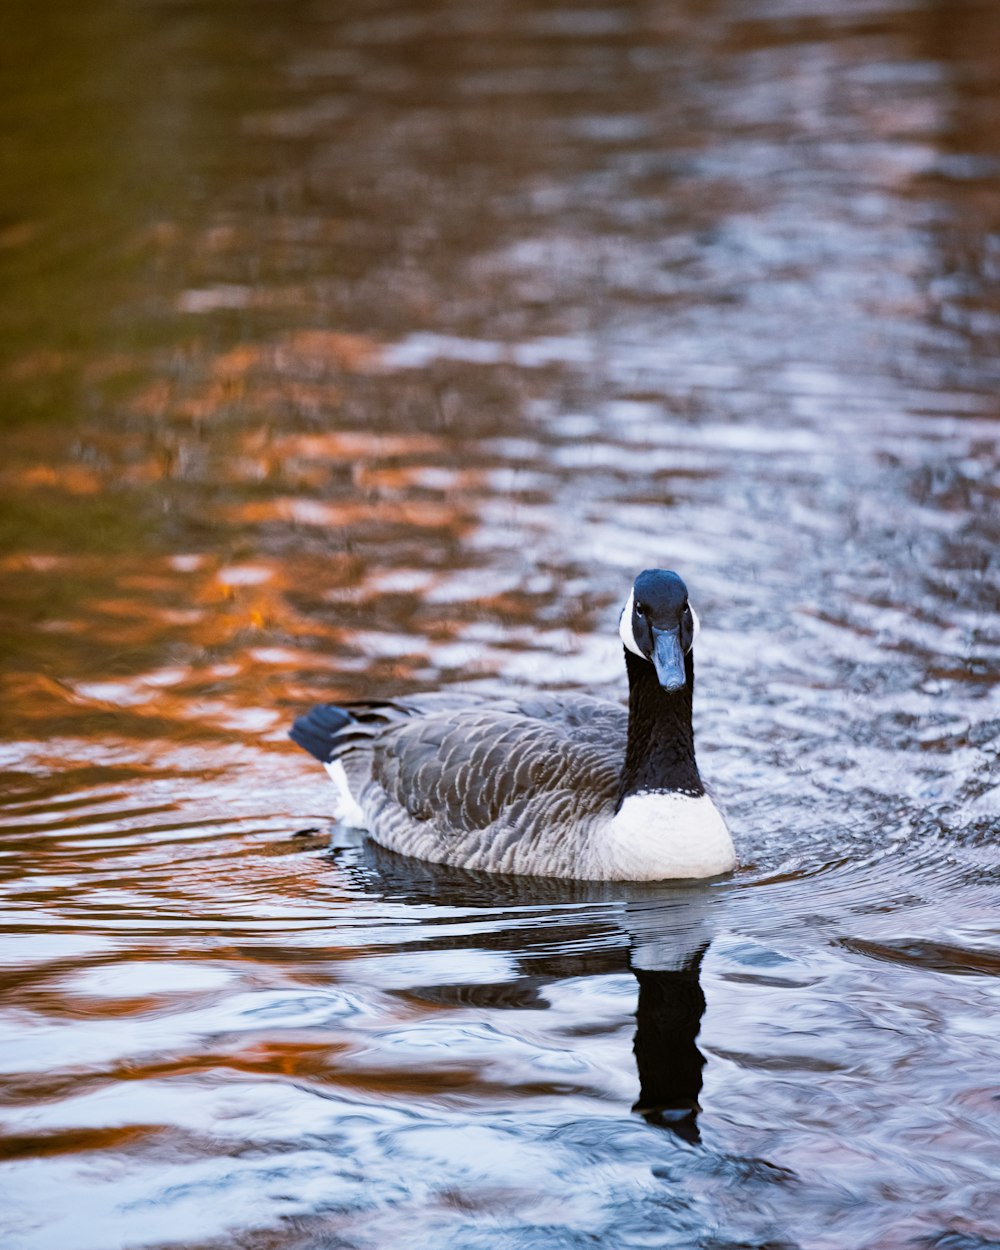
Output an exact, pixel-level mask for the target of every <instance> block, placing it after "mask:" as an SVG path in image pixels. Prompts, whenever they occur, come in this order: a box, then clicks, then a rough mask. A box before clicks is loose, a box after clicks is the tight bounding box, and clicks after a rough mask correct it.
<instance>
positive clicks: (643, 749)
mask: <svg viewBox="0 0 1000 1250" xmlns="http://www.w3.org/2000/svg"><path fill="white" fill-rule="evenodd" d="M698 629H699V623H698V618H697V616H696V615H695V612H694V609H693V608H692V607H691V605H690V603H689V602H688V592H687V587H686V586H685V584H684V582H683V581H682V580H681V578H680V577H679V576H678V574H677V573H674V572H672V571H670V570H667V569H646V570H644V571H643V572H641V573H640V574H639V575H638V577H636V579H635V581H634V583H633V585H632V589H631V591H630V593H629V596H628V600H627V602H626V603H625V606H624V608H623V609H622V613H621V617H620V620H619V630H618V632H619V635H620V637H621V640H622V643H623V644H624V650H625V669H626V672H627V675H628V684H629V701H628V709H627V710H626V709H625V708H624V707H623V706H622V705H620V704H618V703H615V702H612V701H610V700H606V699H600V698H595V697H592V696H590V695H585V694H576V693H559V694H553V693H546V692H531V693H525V694H517V695H511V696H509V697H501V698H495V697H489V696H485V695H479V694H471V693H468V694H463V693H455V692H446V691H440V692H432V693H428V694H421V695H414V696H413V697H412V698H411V697H405V698H398V699H388V700H384V701H375V702H364V703H348V704H346V705H345V706H343V707H338V706H335V705H333V704H320V705H319V706H318V707H314V708H313V709H312V710H311V711H310V712H307V713H306V714H305V715H303V716H300V717H299V718H298V719H297V720H296V721H295V723H294V725H293V726H292V729H291V730H290V737H291V738H292V740H293V741H294V742H295V743H297V744H298V745H299V746H300V747H303V748H304V749H305V750H306V751H308V752H309V753H310V754H311V755H313V756H314V757H315V758H316V759H318V760H319V761H320V762H321V763H322V764H323V765H324V766H325V767H326V769H327V772H328V773H329V774H330V776H331V777H332V779H333V781H334V782H335V784H336V789H337V800H336V803H335V806H334V813H333V814H334V816H335V818H336V819H337V821H338V822H340V823H341V824H345V825H350V826H353V827H355V828H358V829H363V830H367V832H368V835H369V836H370V837H371V838H372V840H373V841H375V842H377V843H379V844H380V845H381V846H383V847H386V848H388V849H389V850H391V851H396V852H399V853H400V854H403V855H408V856H413V857H416V858H417V859H422V860H429V861H431V862H434V863H439V864H449V865H452V866H453V867H458V868H466V869H473V870H477V871H486V872H494V873H511V874H519V875H526V876H535V877H561V878H569V879H574V880H582V881H664V880H671V879H682V878H704V877H714V876H718V875H721V874H722V873H726V872H729V871H730V870H732V869H733V868H734V867H735V866H736V854H735V851H734V848H733V842H732V838H731V836H730V833H729V830H728V828H727V827H726V823H725V821H724V820H723V817H722V815H721V813H720V812H719V810H718V808H717V807H716V806H715V804H714V803H713V802H712V799H711V798H710V796H709V795H708V794H707V793H706V791H705V787H704V786H703V784H702V780H701V776H700V774H699V772H698V767H697V764H696V763H695V754H694V734H693V730H692V726H691V699H692V693H693V689H694V657H693V652H692V648H693V646H694V641H695V637H696V636H697V633H698Z"/></svg>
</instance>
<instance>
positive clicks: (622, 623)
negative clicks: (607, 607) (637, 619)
mask: <svg viewBox="0 0 1000 1250" xmlns="http://www.w3.org/2000/svg"><path fill="white" fill-rule="evenodd" d="M634 610H635V591H634V590H633V591H630V592H629V597H628V603H626V604H625V606H624V607H623V608H622V614H621V617H620V618H619V621H618V637H619V638H621V640H622V642H623V643H624V644H625V649H626V651H631V652H632V654H633V655H637V656H639V657H640V658H641V659H643V660H644V659H645V658H646V657H645V656H644V655H643V654H642V652H641V651H640V650H639V648H638V647H637V646H636V642H635V635H634V634H633V633H632V613H633V611H634Z"/></svg>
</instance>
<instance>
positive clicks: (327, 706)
mask: <svg viewBox="0 0 1000 1250" xmlns="http://www.w3.org/2000/svg"><path fill="white" fill-rule="evenodd" d="M353 720H354V717H353V716H351V714H350V712H345V711H344V709H343V708H342V707H336V706H335V705H334V704H333V703H319V704H317V705H316V707H314V708H312V710H311V711H309V712H306V714H305V715H304V716H300V717H298V719H297V720H296V721H295V724H294V725H292V727H291V729H290V730H289V731H288V736H289V738H291V740H292V741H293V742H294V743H295V744H296V745H297V746H300V747H302V749H303V750H304V751H308V752H309V754H310V755H312V756H314V757H315V758H316V759H318V760H319V762H320V763H321V764H328V763H329V762H330V760H332V759H333V757H334V739H335V738H336V737H337V735H338V734H339V733H340V732H341V731H342V730H343V729H344V728H345V727H346V726H347V725H350V724H351V723H352V722H353Z"/></svg>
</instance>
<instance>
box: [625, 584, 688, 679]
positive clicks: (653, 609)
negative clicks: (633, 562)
mask: <svg viewBox="0 0 1000 1250" xmlns="http://www.w3.org/2000/svg"><path fill="white" fill-rule="evenodd" d="M698 628H699V626H698V617H697V616H696V615H695V611H694V608H692V607H691V604H690V603H689V602H688V591H687V587H686V586H685V585H684V583H683V581H681V579H680V578H679V577H678V576H677V574H676V573H673V572H671V571H670V570H668V569H645V570H644V571H643V572H642V573H640V574H639V576H638V577H637V578H636V579H635V582H634V583H633V585H632V592H631V594H630V595H629V597H628V602H627V603H626V604H625V607H624V608H623V609H622V614H621V619H620V620H619V623H618V633H619V635H620V636H621V640H622V642H623V643H624V644H625V648H626V650H628V651H631V652H632V654H633V655H637V656H640V657H641V658H642V659H643V660H646V661H648V662H649V663H650V664H652V665H653V667H654V668H655V669H656V678H657V681H658V682H659V683H660V686H661V687H662V688H663V689H664V690H667V691H671V690H681V689H683V687H684V686H685V685H686V683H687V674H686V672H685V668H684V657H685V655H686V654H687V653H688V652H689V651H690V650H691V648H692V647H693V646H694V640H695V638H696V637H697V636H698Z"/></svg>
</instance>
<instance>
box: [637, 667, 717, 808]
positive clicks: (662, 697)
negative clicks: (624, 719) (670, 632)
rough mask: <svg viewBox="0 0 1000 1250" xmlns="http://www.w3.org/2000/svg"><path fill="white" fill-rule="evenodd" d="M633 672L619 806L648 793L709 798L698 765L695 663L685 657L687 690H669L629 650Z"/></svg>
mask: <svg viewBox="0 0 1000 1250" xmlns="http://www.w3.org/2000/svg"><path fill="white" fill-rule="evenodd" d="M625 668H626V669H627V671H628V742H627V745H626V747H625V763H624V764H623V765H622V774H621V782H620V784H619V788H618V805H619V807H620V806H621V804H622V803H623V802H624V800H625V799H626V798H627V797H628V796H629V795H630V794H638V793H640V792H641V791H643V790H679V791H682V792H683V793H684V794H704V793H705V790H704V787H703V786H702V784H701V777H699V775H698V766H697V764H695V762H694V730H693V729H692V727H691V696H692V694H693V693H694V658H693V656H692V654H691V652H690V651H689V652H688V653H687V655H686V656H685V657H684V671H685V674H686V676H687V680H686V682H685V684H684V686H683V688H682V689H681V690H664V689H663V688H662V686H661V685H660V683H659V682H658V681H657V679H656V669H654V668H653V666H652V664H650V663H649V661H648V660H644V659H642V657H641V656H638V655H635V654H633V652H631V651H629V650H628V648H626V649H625Z"/></svg>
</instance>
